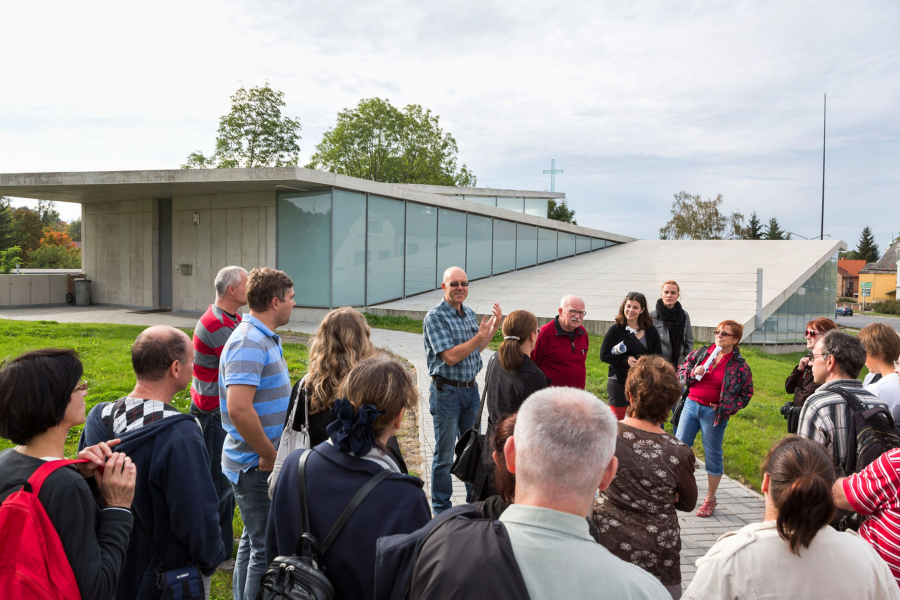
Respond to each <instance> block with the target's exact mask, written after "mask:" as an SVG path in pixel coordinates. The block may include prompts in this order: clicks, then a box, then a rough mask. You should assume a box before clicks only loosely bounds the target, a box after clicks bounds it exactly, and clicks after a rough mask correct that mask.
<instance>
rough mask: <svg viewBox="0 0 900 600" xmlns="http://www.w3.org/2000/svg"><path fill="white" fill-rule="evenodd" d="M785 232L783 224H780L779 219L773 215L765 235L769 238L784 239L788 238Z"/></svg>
mask: <svg viewBox="0 0 900 600" xmlns="http://www.w3.org/2000/svg"><path fill="white" fill-rule="evenodd" d="M784 234H785V232H784V230H783V229H782V228H781V225H779V224H778V219H776V218H775V217H772V218H771V219H769V224H768V225H767V226H766V232H765V234H763V235H764V237H765V239H767V240H784V239H787V238H786V237H785V235H784Z"/></svg>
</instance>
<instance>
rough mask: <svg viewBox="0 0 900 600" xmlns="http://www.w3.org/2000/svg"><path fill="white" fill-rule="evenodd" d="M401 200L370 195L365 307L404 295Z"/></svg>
mask: <svg viewBox="0 0 900 600" xmlns="http://www.w3.org/2000/svg"><path fill="white" fill-rule="evenodd" d="M403 229H404V208H403V201H402V200H390V199H388V198H381V197H379V196H371V195H370V196H369V239H368V248H367V251H366V256H367V261H366V262H367V265H368V267H367V270H366V304H378V303H379V302H386V301H388V300H394V299H395V298H400V297H402V296H403Z"/></svg>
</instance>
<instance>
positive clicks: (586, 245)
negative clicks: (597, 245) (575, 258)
mask: <svg viewBox="0 0 900 600" xmlns="http://www.w3.org/2000/svg"><path fill="white" fill-rule="evenodd" d="M590 251H591V238H589V237H587V236H584V235H579V236H576V238H575V254H581V253H582V252H590Z"/></svg>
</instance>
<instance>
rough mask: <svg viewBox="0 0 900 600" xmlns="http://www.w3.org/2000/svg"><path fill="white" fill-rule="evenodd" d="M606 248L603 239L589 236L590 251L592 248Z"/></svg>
mask: <svg viewBox="0 0 900 600" xmlns="http://www.w3.org/2000/svg"><path fill="white" fill-rule="evenodd" d="M603 248H606V242H604V241H603V240H598V239H597V238H591V252H593V251H594V250H601V249H603Z"/></svg>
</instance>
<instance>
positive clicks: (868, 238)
mask: <svg viewBox="0 0 900 600" xmlns="http://www.w3.org/2000/svg"><path fill="white" fill-rule="evenodd" d="M842 254H844V256H843V257H842V258H850V259H853V260H864V261H866V262H867V263H870V262H876V261H877V260H878V259H879V258H881V254H880V253H879V250H878V244H876V243H875V236H874V235H872V229H871V228H870V227H869V226H868V225H866V227H865V228H864V229H863V230H862V233H861V234H859V242H857V244H856V249H855V250H851V251H850V252H846V253H842Z"/></svg>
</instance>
